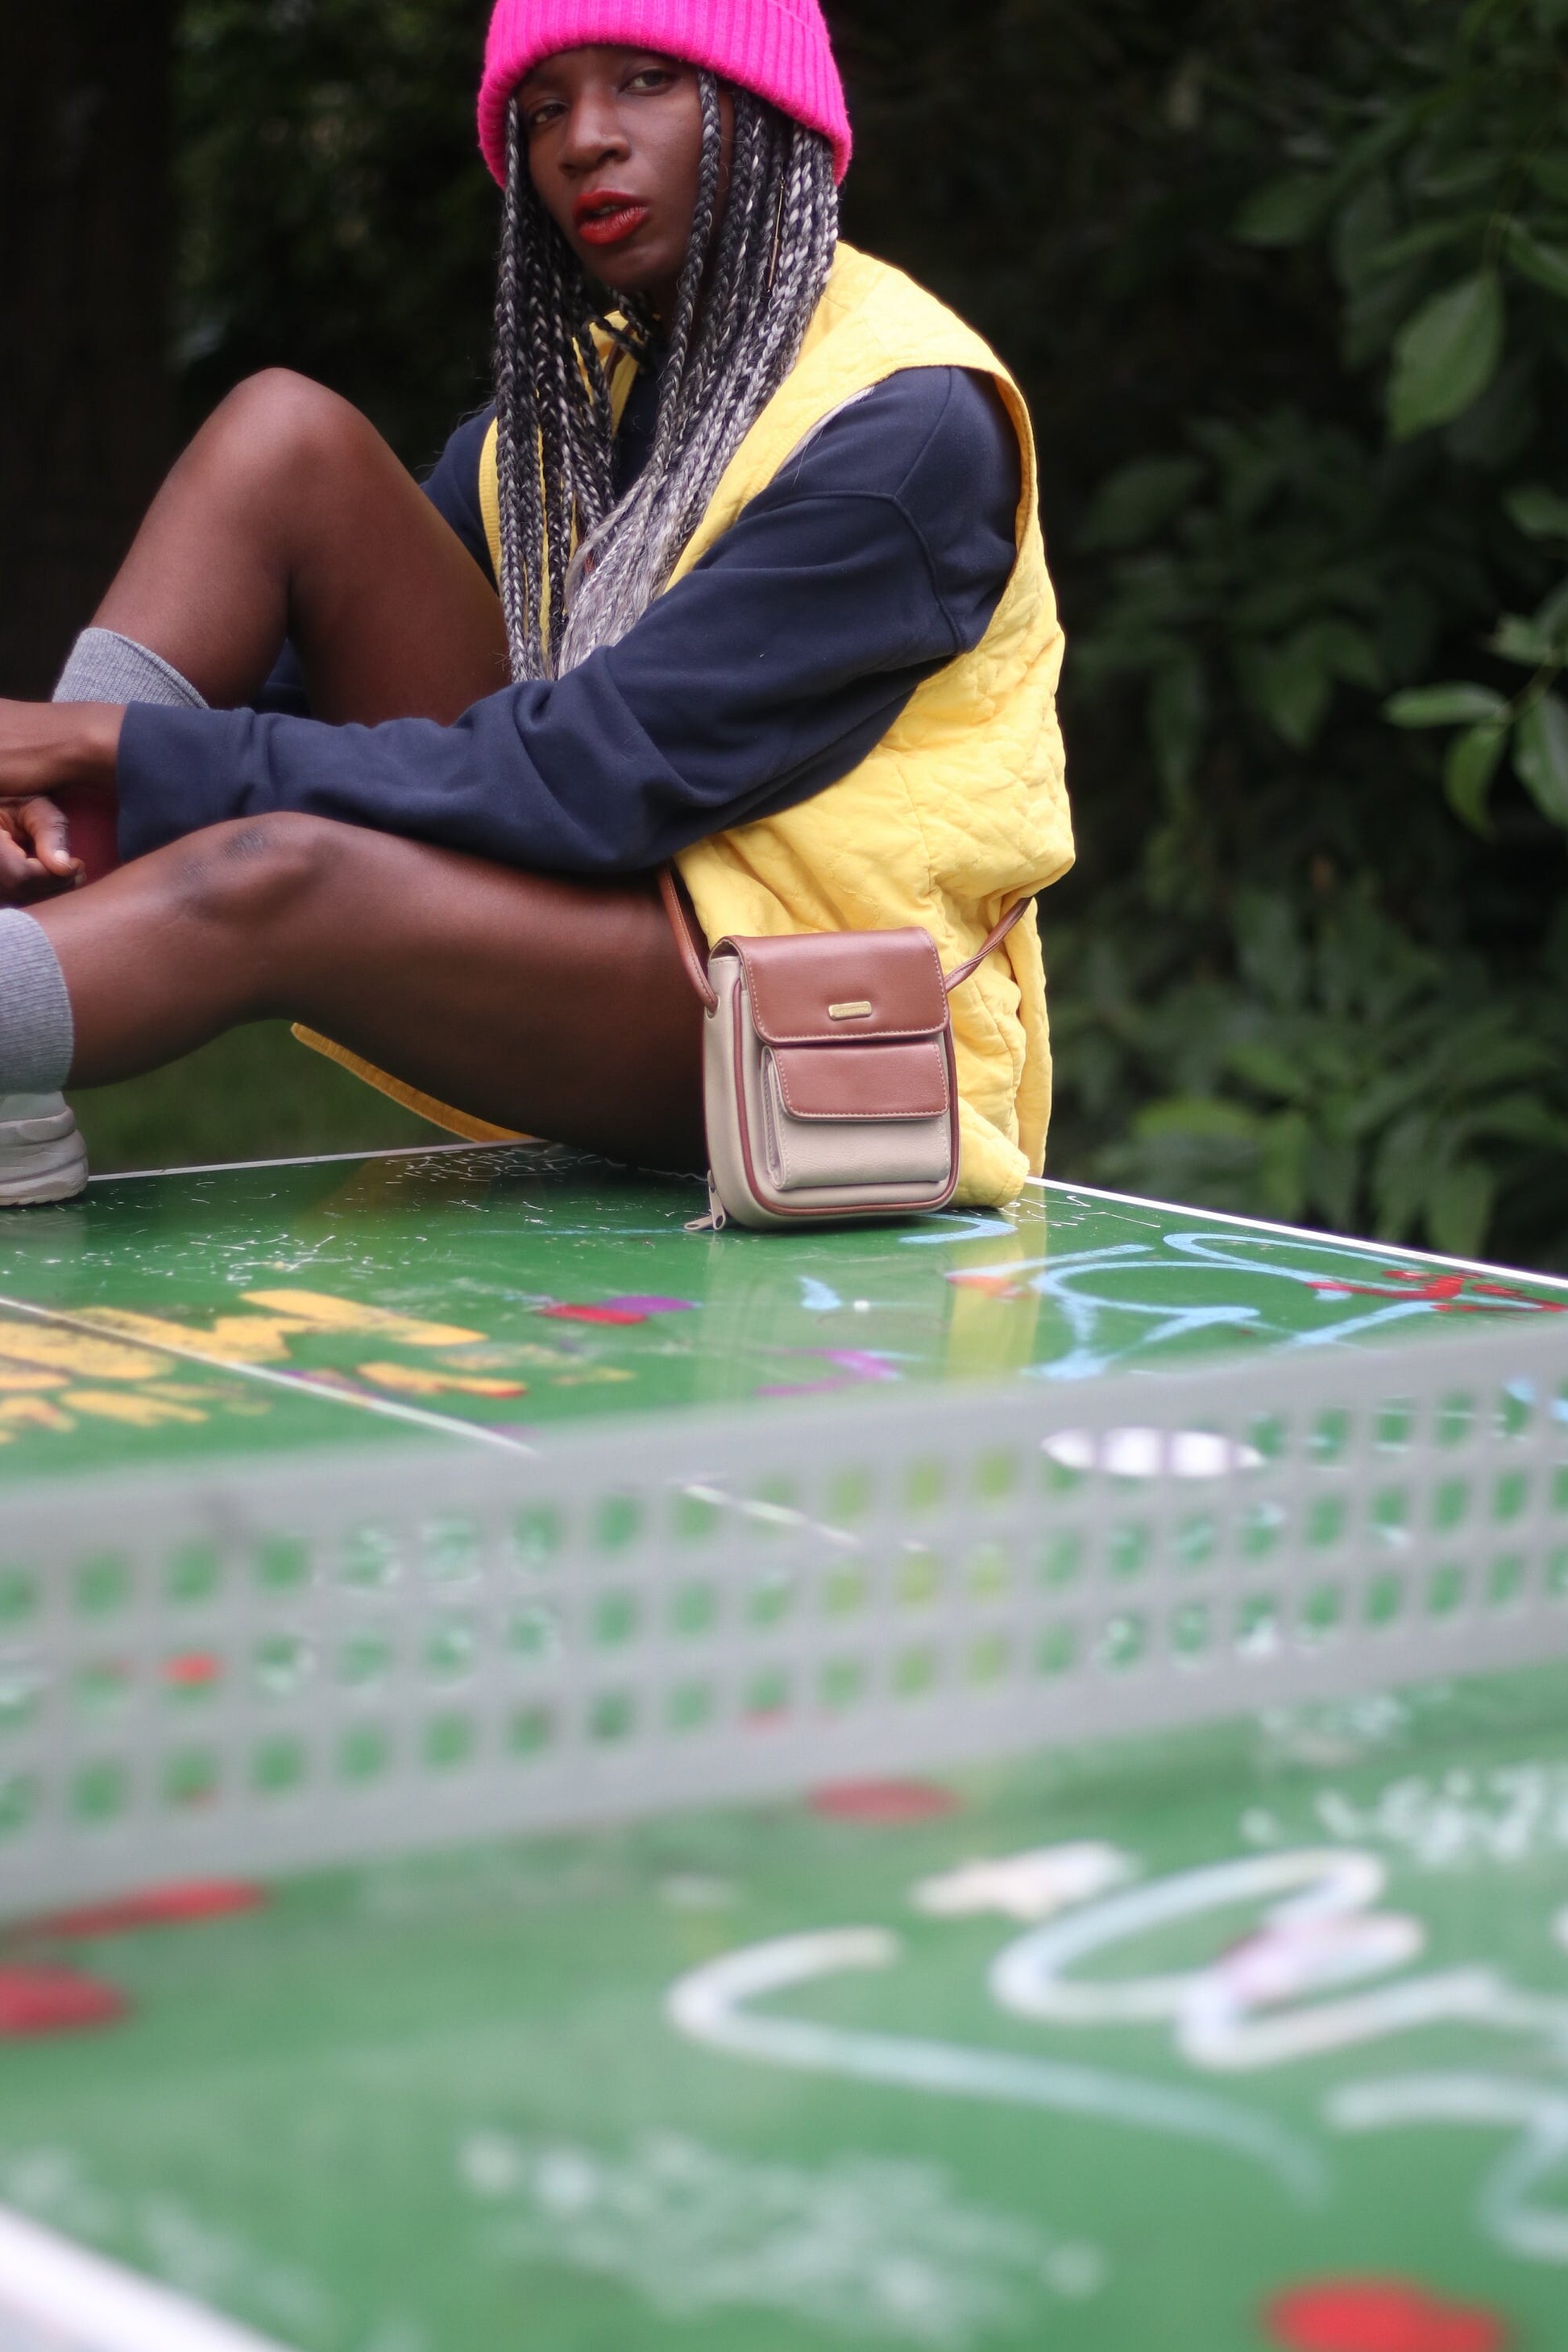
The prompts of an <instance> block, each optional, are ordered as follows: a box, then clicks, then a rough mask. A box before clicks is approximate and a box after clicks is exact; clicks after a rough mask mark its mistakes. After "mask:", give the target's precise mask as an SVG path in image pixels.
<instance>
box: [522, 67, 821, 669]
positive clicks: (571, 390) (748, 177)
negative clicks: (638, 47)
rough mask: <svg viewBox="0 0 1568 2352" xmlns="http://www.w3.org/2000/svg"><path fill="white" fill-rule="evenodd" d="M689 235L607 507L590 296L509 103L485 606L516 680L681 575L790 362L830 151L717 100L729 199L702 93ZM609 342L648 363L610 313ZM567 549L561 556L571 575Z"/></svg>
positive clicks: (571, 652)
mask: <svg viewBox="0 0 1568 2352" xmlns="http://www.w3.org/2000/svg"><path fill="white" fill-rule="evenodd" d="M700 91H701V100H702V155H701V163H700V172H699V179H698V194H697V203H696V206H695V209H694V211H693V214H692V222H691V236H690V241H689V245H688V247H687V253H686V260H685V264H684V267H683V268H682V271H681V277H680V285H679V293H678V296H677V299H676V304H675V313H674V316H673V317H672V318H671V320H669V322H668V340H667V342H666V345H665V349H664V352H663V355H662V362H661V366H660V373H659V394H658V419H657V422H656V424H655V426H654V432H653V440H652V446H651V448H650V450H649V454H648V458H647V464H646V466H645V467H644V468H643V470H642V472H641V474H640V475H639V476H638V478H637V481H636V482H635V483H634V484H633V486H632V488H630V490H628V491H627V493H626V497H625V498H624V499H621V500H620V502H619V504H618V505H617V504H616V502H615V499H614V494H613V489H612V438H613V435H612V426H611V416H610V397H609V386H608V383H607V382H606V379H605V370H604V367H603V365H602V364H601V362H600V359H599V354H598V351H597V349H596V347H595V341H594V336H593V329H594V327H595V325H598V326H600V327H603V326H604V324H605V321H604V320H602V319H601V318H600V317H599V315H598V313H597V311H596V310H595V301H594V298H593V295H592V293H591V291H590V288H589V283H588V279H587V278H586V277H585V275H584V271H583V269H582V268H581V267H580V265H579V264H578V262H577V260H576V257H574V254H573V252H572V249H571V247H569V246H568V244H567V243H566V240H565V238H564V237H563V236H562V234H561V232H560V230H559V229H558V228H557V227H556V226H555V224H554V222H553V221H552V219H551V217H550V215H549V214H548V213H547V212H546V211H545V209H544V206H543V205H542V203H541V202H540V200H539V197H538V196H537V194H535V193H534V188H533V184H532V181H531V178H530V176H529V171H528V160H527V154H526V150H525V142H524V140H523V135H522V131H521V124H520V121H519V114H518V107H517V103H516V100H513V102H512V105H511V107H510V110H509V113H508V119H507V179H506V206H505V214H504V225H503V229H502V236H501V260H500V289H499V292H498V296H497V302H496V406H497V414H498V417H499V420H500V429H499V432H498V436H497V453H496V454H497V477H498V487H499V489H500V544H501V562H500V590H501V605H502V610H503V612H504V614H505V616H506V627H507V638H508V642H509V645H510V653H511V666H512V675H513V676H514V677H517V678H531V677H557V676H559V675H560V674H561V672H563V670H568V669H572V668H574V667H576V665H577V664H578V663H579V662H580V661H583V660H584V659H585V658H586V656H588V655H589V654H590V653H592V652H593V651H594V650H595V647H596V646H604V645H614V644H616V642H617V641H618V640H619V639H620V638H621V637H623V636H625V635H626V631H627V630H628V629H629V628H630V627H631V626H632V625H633V623H634V622H635V621H637V619H638V618H639V617H640V615H641V614H643V613H645V612H646V611H647V607H648V605H649V604H651V603H652V601H653V599H654V597H655V596H657V595H658V592H659V590H660V589H661V588H662V587H663V586H664V584H665V583H666V582H667V581H668V578H669V575H670V573H671V572H672V571H673V570H674V569H675V566H676V564H677V563H678V562H679V558H680V553H681V551H682V549H683V548H684V547H685V546H686V544H687V542H688V541H689V539H690V538H691V536H692V533H693V532H694V531H695V530H696V529H697V526H698V524H699V523H700V520H701V519H702V516H703V514H704V513H705V511H706V510H707V508H708V506H709V503H710V499H711V498H712V495H713V492H714V490H715V489H716V488H717V487H718V484H719V481H720V478H721V476H722V474H723V472H724V469H725V467H727V466H728V465H729V463H730V460H731V457H733V456H734V454H735V452H736V450H737V449H738V448H739V447H740V446H741V443H742V441H743V440H744V438H745V436H746V435H747V433H748V432H749V431H750V430H751V427H752V425H753V424H754V423H755V421H756V419H757V417H758V416H759V415H761V413H762V411H763V408H764V407H765V406H766V404H767V403H768V402H769V400H771V399H772V397H773V394H774V393H775V392H776V391H777V390H778V388H779V386H780V384H781V383H783V382H784V378H785V376H786V375H787V374H788V373H789V372H790V370H791V368H792V367H793V366H794V365H795V361H796V359H797V358H798V356H799V353H800V346H801V342H802V340H803V338H804V336H805V331H806V328H807V326H808V325H809V324H810V321H811V318H812V314H813V312H814V311H815V310H816V305H817V302H818V300H819V299H820V298H821V294H822V289H823V287H824V286H825V284H826V280H827V273H828V271H829V269H830V268H832V265H833V256H834V252H835V249H836V247H837V238H838V195H837V188H836V186H835V184H834V179H833V152H832V149H831V147H830V146H829V144H828V142H827V141H826V139H824V138H822V137H820V136H819V134H818V133H817V132H816V131H807V130H805V128H803V127H802V126H801V125H799V124H797V123H795V122H792V121H788V120H787V118H786V117H785V116H784V115H783V114H781V113H779V112H778V111H777V110H776V109H775V108H773V107H771V106H769V105H768V104H766V102H765V101H764V100H762V99H759V98H754V97H752V94H751V93H750V91H747V90H741V89H736V90H732V91H731V100H732V103H733V108H734V118H735V131H734V142H733V147H732V152H731V163H730V185H729V191H728V194H727V197H726V199H725V203H724V210H723V216H722V219H721V220H720V221H719V222H718V226H717V228H716V227H715V217H716V215H717V213H718V208H719V184H720V176H721V164H722V119H721V112H720V105H719V86H718V83H717V82H716V81H715V79H714V78H713V76H712V75H711V74H706V73H705V74H703V75H702V76H700ZM623 310H624V311H625V314H626V318H627V326H626V329H625V330H623V331H620V332H619V333H618V336H617V340H619V341H623V342H627V343H629V344H630V346H631V348H633V349H634V350H637V351H639V352H645V351H646V350H647V344H648V341H649V340H650V324H651V322H650V321H649V320H647V317H646V316H644V315H642V314H640V313H639V312H637V310H636V309H635V307H634V306H632V305H629V304H628V305H624V306H623ZM574 539H575V541H576V548H577V551H576V556H575V559H574V560H573V561H572V562H570V563H569V562H568V557H569V552H570V551H571V549H572V546H573V542H574Z"/></svg>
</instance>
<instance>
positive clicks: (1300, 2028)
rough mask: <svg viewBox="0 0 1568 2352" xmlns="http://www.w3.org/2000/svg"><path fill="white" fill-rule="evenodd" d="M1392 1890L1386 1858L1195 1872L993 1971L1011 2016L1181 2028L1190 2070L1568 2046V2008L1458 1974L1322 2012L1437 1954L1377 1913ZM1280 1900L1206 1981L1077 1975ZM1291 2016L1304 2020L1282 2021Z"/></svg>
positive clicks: (1334, 1858) (1407, 1926) (1097, 1913)
mask: <svg viewBox="0 0 1568 2352" xmlns="http://www.w3.org/2000/svg"><path fill="white" fill-rule="evenodd" d="M1385 1883H1386V1873H1385V1871H1384V1864H1382V1863H1381V1862H1380V1861H1379V1860H1378V1858H1377V1857H1376V1855H1374V1854H1368V1853H1339V1852H1336V1851H1334V1850H1332V1849H1327V1850H1323V1851H1320V1852H1313V1851H1307V1852H1302V1853H1268V1854H1258V1855H1254V1856H1249V1857H1247V1859H1245V1860H1243V1861H1238V1862H1226V1863H1215V1864H1209V1865H1207V1866H1206V1867H1205V1868H1203V1869H1200V1870H1191V1871H1184V1872H1181V1873H1179V1874H1177V1875H1175V1876H1173V1877H1170V1878H1163V1879H1156V1880H1154V1881H1152V1883H1151V1884H1150V1885H1145V1886H1138V1887H1134V1888H1131V1890H1129V1891H1128V1892H1127V1893H1125V1894H1121V1895H1114V1896H1112V1897H1110V1899H1109V1900H1108V1901H1106V1902H1104V1903H1100V1904H1095V1905H1092V1906H1089V1908H1088V1909H1085V1910H1082V1911H1078V1912H1075V1913H1074V1914H1073V1915H1072V1916H1070V1917H1069V1918H1067V1919H1062V1920H1058V1921H1055V1922H1053V1923H1052V1924H1051V1925H1049V1926H1047V1927H1040V1928H1037V1930H1036V1931H1035V1933H1034V1934H1032V1935H1029V1936H1026V1937H1021V1938H1020V1939H1019V1940H1018V1941H1017V1942H1016V1943H1014V1944H1010V1945H1009V1946H1008V1947H1007V1948H1006V1949H1005V1951H1003V1952H1001V1953H1000V1954H999V1955H998V1956H997V1958H996V1960H995V1962H994V1965H993V1967H992V1970H991V1989H992V1991H993V1993H994V1996H995V1998H996V2000H998V2001H999V2002H1000V2003H1001V2005H1002V2007H1003V2008H1005V2009H1010V2010H1013V2011H1016V2013H1017V2014H1018V2015H1020V2016H1023V2017H1028V2018H1032V2019H1034V2020H1036V2021H1037V2022H1039V2023H1041V2024H1047V2025H1066V2026H1088V2025H1113V2024H1122V2025H1137V2024H1153V2023H1159V2022H1168V2023H1169V2024H1170V2025H1171V2027H1172V2030H1173V2037H1174V2040H1175V2042H1176V2045H1177V2048H1178V2049H1179V2050H1180V2051H1181V2053H1182V2055H1183V2056H1184V2058H1185V2059H1186V2060H1187V2062H1188V2063H1189V2064H1191V2065H1194V2066H1201V2067H1204V2068H1205V2069H1206V2070H1208V2071H1210V2072H1215V2073H1240V2072H1249V2071H1252V2070H1254V2069H1256V2068H1258V2067H1265V2066H1279V2065H1284V2064H1288V2063H1291V2062H1293V2061H1295V2060H1299V2059H1302V2058H1312V2057H1321V2056H1322V2055H1323V2054H1324V2053H1327V2052H1330V2051H1334V2050H1345V2049H1350V2048H1353V2047H1355V2046H1357V2045H1358V2044H1360V2043H1363V2042H1373V2041H1378V2040H1381V2039H1383V2038H1384V2036H1385V2035H1388V2034H1393V2033H1402V2032H1409V2031H1410V2030H1412V2029H1413V2028H1415V2027H1417V2026H1423V2025H1432V2024H1437V2023H1446V2022H1452V2021H1464V2022H1467V2023H1469V2024H1473V2025H1479V2026H1485V2027H1489V2028H1493V2029H1496V2030H1498V2031H1500V2032H1546V2033H1550V2034H1553V2035H1555V2036H1557V2037H1559V2038H1561V2039H1562V2040H1563V2041H1565V2042H1568V2000H1555V1999H1552V1998H1551V1997H1549V1996H1546V1995H1540V1994H1533V1993H1526V1992H1521V1991H1519V1990H1517V1989H1516V1988H1515V1987H1513V1986H1512V1985H1510V1983H1509V1982H1508V1980H1507V1979H1506V1978H1503V1977H1501V1976H1500V1975H1498V1973H1497V1972H1496V1971H1495V1970H1493V1969H1485V1968H1466V1969H1447V1970H1445V1971H1443V1972H1440V1973H1437V1974H1434V1975H1430V1976H1425V1977H1410V1978H1406V1979H1404V1980H1403V1981H1402V1982H1400V1983H1398V1984H1390V1985H1384V1986H1380V1987H1378V1988H1377V1989H1375V1990H1369V1991H1363V1992H1360V1993H1357V1994H1353V1995H1351V1996H1349V1997H1347V1998H1343V1999H1341V2000H1326V1999H1322V1998H1320V1997H1319V1996H1322V1995H1325V1994H1330V1993H1332V1992H1335V1991H1337V1990H1340V1989H1341V1988H1342V1987H1344V1986H1347V1985H1352V1984H1359V1983H1361V1982H1363V1980H1364V1979H1368V1978H1371V1977H1377V1976H1384V1975H1387V1974H1389V1973H1390V1972H1391V1971H1392V1970H1394V1969H1400V1968H1404V1967H1406V1966H1407V1965H1408V1964H1409V1963H1410V1962H1411V1961H1413V1960H1414V1959H1415V1958H1418V1957H1419V1955H1420V1952H1421V1950H1422V1948H1423V1947H1424V1944H1425V1941H1426V1931H1425V1929H1424V1928H1423V1927H1422V1926H1421V1923H1420V1922H1419V1920H1416V1919H1414V1918H1411V1917H1410V1916H1407V1915H1405V1914H1404V1913H1399V1912H1383V1911H1374V1910H1373V1908H1372V1907H1371V1906H1373V1904H1374V1903H1375V1902H1376V1901H1377V1899H1378V1897H1379V1896H1380V1895H1382V1893H1383V1891H1384V1885H1385ZM1278 1895H1285V1896H1288V1897H1289V1899H1288V1900H1286V1901H1282V1902H1276V1903H1274V1904H1273V1905H1272V1906H1271V1907H1270V1908H1269V1909H1268V1910H1267V1911H1266V1912H1265V1914H1264V1917H1263V1921H1262V1924H1261V1926H1260V1927H1259V1928H1258V1930H1257V1932H1256V1933H1255V1934H1253V1935H1252V1936H1250V1937H1247V1938H1245V1939H1244V1940H1243V1941H1241V1942H1240V1943H1238V1944H1237V1945H1235V1946H1233V1947H1232V1948H1230V1949H1229V1950H1227V1951H1226V1952H1224V1953H1222V1954H1221V1955H1220V1956H1219V1957H1218V1958H1216V1959H1215V1960H1214V1961H1213V1962H1212V1963H1211V1964H1210V1965H1209V1966H1207V1967H1205V1968H1200V1969H1188V1970H1185V1971H1184V1972H1182V1973H1181V1974H1179V1975H1168V1976H1147V1977H1118V1978H1115V1979H1081V1978H1077V1977H1071V1976H1069V1975H1068V1973H1067V1971H1068V1969H1071V1968H1073V1967H1074V1966H1076V1965H1077V1964H1078V1963H1079V1962H1080V1961H1083V1960H1086V1959H1089V1958H1093V1957H1097V1956H1098V1955H1100V1954H1101V1953H1104V1952H1106V1951H1107V1950H1110V1949H1111V1948H1114V1947H1116V1946H1117V1945H1120V1944H1124V1943H1127V1942H1129V1941H1131V1940H1132V1939H1134V1938H1135V1937H1139V1936H1142V1935H1144V1934H1146V1933H1147V1932H1148V1931H1149V1930H1150V1929H1151V1928H1156V1927H1168V1926H1169V1925H1171V1924H1172V1923H1173V1921H1176V1920H1183V1919H1191V1918H1194V1917H1198V1916H1202V1915H1203V1914H1204V1913H1205V1912H1210V1911H1220V1910H1225V1909H1227V1908H1232V1907H1234V1906H1238V1905H1242V1904H1250V1903H1260V1902H1267V1901H1268V1898H1269V1897H1271V1896H1278ZM1289 2002H1297V2003H1300V2004H1304V2005H1302V2006H1299V2007H1296V2008H1287V2007H1284V2006H1283V2004H1286V2003H1289ZM1260 2011H1261V2012H1272V2013H1271V2014H1267V2013H1266V2014H1261V2015H1260V2014H1259V2012H1260Z"/></svg>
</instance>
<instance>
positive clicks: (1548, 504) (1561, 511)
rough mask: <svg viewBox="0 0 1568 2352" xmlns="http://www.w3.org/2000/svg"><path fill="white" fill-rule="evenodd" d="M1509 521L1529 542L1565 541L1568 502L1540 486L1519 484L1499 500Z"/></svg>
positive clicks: (1526, 483) (1554, 492)
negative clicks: (1541, 540)
mask: <svg viewBox="0 0 1568 2352" xmlns="http://www.w3.org/2000/svg"><path fill="white" fill-rule="evenodd" d="M1503 504H1504V506H1505V507H1506V508H1507V509H1508V512H1509V520H1510V521H1511V522H1513V523H1514V524H1516V525H1517V527H1518V528H1519V530H1522V531H1523V532H1524V533H1525V535H1526V537H1527V538H1529V539H1568V499H1565V498H1563V496H1562V495H1561V493H1560V492H1559V491H1557V490H1549V489H1548V488H1547V487H1546V485H1545V483H1544V482H1523V483H1521V485H1520V487H1519V488H1518V489H1517V490H1510V491H1509V493H1508V495H1507V497H1506V498H1505V499H1504V500H1503Z"/></svg>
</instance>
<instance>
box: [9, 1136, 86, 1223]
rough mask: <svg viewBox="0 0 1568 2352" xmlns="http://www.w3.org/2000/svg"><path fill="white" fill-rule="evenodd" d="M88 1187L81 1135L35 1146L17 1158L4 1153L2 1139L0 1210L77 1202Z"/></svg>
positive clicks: (16, 1154)
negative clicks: (50, 1203) (48, 1203)
mask: <svg viewBox="0 0 1568 2352" xmlns="http://www.w3.org/2000/svg"><path fill="white" fill-rule="evenodd" d="M38 1123H39V1124H42V1122H41V1121H40V1122H38ZM7 1160H9V1161H10V1162H11V1164H10V1165H9V1166H7V1165H6V1162H7ZM18 1161H19V1162H20V1164H19V1165H18V1164H17V1163H18ZM86 1185H87V1146H86V1144H85V1143H84V1142H83V1141H82V1139H81V1138H80V1136H79V1135H77V1134H75V1133H71V1134H68V1135H65V1136H62V1137H61V1138H60V1139H59V1140H58V1142H56V1143H53V1144H42V1143H39V1144H33V1145H31V1146H28V1147H26V1150H25V1151H24V1152H16V1153H15V1154H13V1153H12V1152H8V1151H7V1150H5V1141H4V1139H0V1209H30V1208H37V1207H42V1206H43V1205H44V1204H45V1203H46V1202H50V1201H74V1200H75V1198H76V1196H77V1194H78V1193H79V1192H82V1191H84V1190H85V1189H86Z"/></svg>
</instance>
